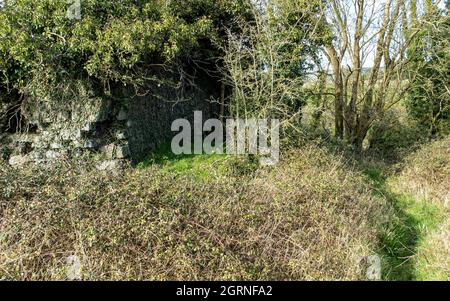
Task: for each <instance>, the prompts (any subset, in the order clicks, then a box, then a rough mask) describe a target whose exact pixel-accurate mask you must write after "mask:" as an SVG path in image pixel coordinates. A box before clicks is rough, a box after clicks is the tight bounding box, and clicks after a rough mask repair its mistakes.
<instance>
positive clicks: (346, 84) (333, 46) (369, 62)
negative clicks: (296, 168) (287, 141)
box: [324, 0, 436, 150]
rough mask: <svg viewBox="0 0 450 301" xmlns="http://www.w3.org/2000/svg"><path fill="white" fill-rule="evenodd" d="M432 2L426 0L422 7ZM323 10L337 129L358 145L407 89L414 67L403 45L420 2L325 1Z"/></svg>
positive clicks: (413, 31)
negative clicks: (408, 9)
mask: <svg viewBox="0 0 450 301" xmlns="http://www.w3.org/2000/svg"><path fill="white" fill-rule="evenodd" d="M433 5H436V4H433V3H432V2H431V1H430V0H425V3H424V6H425V7H428V6H433ZM408 7H410V8H411V16H407V12H406V10H407V8H408ZM324 10H325V11H326V14H325V16H326V17H325V22H326V23H327V25H328V26H329V27H330V29H331V31H332V34H333V36H334V38H333V39H330V41H329V42H328V43H327V45H326V47H325V51H324V53H325V56H326V58H327V60H328V61H329V63H330V65H331V67H332V73H333V81H334V96H335V134H336V136H337V137H340V138H345V139H346V140H347V141H348V142H349V143H350V144H352V145H354V146H355V147H356V148H357V149H358V150H360V149H362V145H363V141H364V139H365V138H366V136H367V133H368V131H369V129H370V128H371V126H372V124H373V122H374V121H375V120H377V119H378V118H380V117H382V116H383V114H384V113H385V112H386V110H388V109H389V108H391V107H392V106H393V105H394V104H395V103H397V102H398V101H400V100H401V99H402V98H403V97H404V96H405V94H406V92H407V91H408V88H409V83H410V82H411V80H410V79H411V78H408V75H411V74H414V72H411V69H410V68H409V67H410V65H411V59H410V58H409V56H408V55H407V50H408V49H409V45H411V44H412V43H413V42H415V41H416V36H417V33H418V32H419V30H420V22H421V20H420V19H419V17H418V15H419V13H418V5H417V3H416V1H415V0H413V1H406V0H384V1H376V0H345V1H339V0H328V1H326V5H325V6H324ZM405 30H407V32H408V34H407V35H405V34H404V31H405ZM416 67H418V66H416ZM408 71H409V73H408Z"/></svg>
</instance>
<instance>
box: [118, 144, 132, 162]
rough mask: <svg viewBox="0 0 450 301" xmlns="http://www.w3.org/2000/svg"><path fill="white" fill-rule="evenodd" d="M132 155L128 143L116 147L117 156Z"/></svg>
mask: <svg viewBox="0 0 450 301" xmlns="http://www.w3.org/2000/svg"><path fill="white" fill-rule="evenodd" d="M129 156H130V148H129V147H128V145H127V144H126V145H120V146H118V147H117V149H116V158H117V159H125V158H128V157H129Z"/></svg>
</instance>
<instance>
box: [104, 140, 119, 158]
mask: <svg viewBox="0 0 450 301" xmlns="http://www.w3.org/2000/svg"><path fill="white" fill-rule="evenodd" d="M115 149H116V146H115V145H114V144H108V145H105V146H104V147H102V152H103V153H104V154H105V156H106V158H108V159H114V153H115Z"/></svg>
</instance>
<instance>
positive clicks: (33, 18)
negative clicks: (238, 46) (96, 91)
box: [0, 0, 246, 95]
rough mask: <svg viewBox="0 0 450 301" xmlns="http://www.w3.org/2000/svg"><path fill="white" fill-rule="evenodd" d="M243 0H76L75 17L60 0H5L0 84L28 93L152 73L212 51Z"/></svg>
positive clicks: (144, 78)
mask: <svg viewBox="0 0 450 301" xmlns="http://www.w3.org/2000/svg"><path fill="white" fill-rule="evenodd" d="M245 2H246V1H235V2H234V4H233V5H227V2H226V1H214V0H189V1H172V0H170V1H167V0H140V1H134V0H117V1H109V0H100V1H97V0H83V1H82V2H81V19H80V20H77V19H70V18H68V16H67V11H68V9H69V4H67V1H65V0H43V1H34V0H17V1H15V2H14V4H13V5H8V2H7V3H6V6H5V7H4V8H3V9H2V11H1V12H0V70H1V81H0V86H1V87H2V88H3V89H4V90H8V91H11V90H12V89H16V90H19V91H20V92H22V93H24V94H28V95H33V93H36V91H37V90H42V89H44V90H45V89H47V90H51V89H55V87H58V85H59V84H60V83H64V82H67V81H68V80H69V81H70V80H72V79H80V78H89V81H90V82H92V83H95V84H97V85H98V86H109V85H110V84H113V83H122V84H125V85H127V84H133V85H135V86H140V85H144V84H145V83H148V82H149V81H150V80H159V78H158V76H157V73H158V72H160V71H162V70H166V69H167V68H170V67H171V66H173V65H174V64H176V63H177V65H178V66H179V65H180V62H185V61H187V60H188V59H191V60H196V61H201V60H208V59H209V60H211V58H212V57H214V58H215V57H216V56H217V55H218V49H217V48H214V47H213V46H212V44H213V43H212V41H213V40H214V41H217V40H220V34H221V30H223V29H222V28H221V27H222V26H224V25H225V24H226V22H227V20H230V19H231V18H233V16H234V15H237V14H241V13H243V12H244V11H245ZM199 49H203V50H202V51H199ZM214 53H215V54H216V55H215V56H214V55H213V54H214ZM206 54H207V55H206Z"/></svg>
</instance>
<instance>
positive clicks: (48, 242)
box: [0, 141, 450, 280]
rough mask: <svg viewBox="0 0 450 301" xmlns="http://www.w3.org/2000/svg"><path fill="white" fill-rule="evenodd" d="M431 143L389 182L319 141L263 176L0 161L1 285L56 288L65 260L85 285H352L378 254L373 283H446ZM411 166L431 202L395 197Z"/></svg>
mask: <svg viewBox="0 0 450 301" xmlns="http://www.w3.org/2000/svg"><path fill="white" fill-rule="evenodd" d="M430 147H431V148H433V149H434V150H437V149H440V150H441V151H440V152H436V151H434V153H435V154H436V156H437V157H440V158H438V159H434V158H432V157H430V156H428V159H427V160H422V161H421V160H419V158H416V157H414V156H418V157H420V158H422V156H424V155H427V154H430V153H432V152H431V150H427V151H424V150H419V151H418V152H417V153H415V154H413V155H412V157H411V159H407V160H406V161H405V162H406V163H405V164H404V165H402V168H401V171H400V172H397V173H394V172H392V171H391V170H392V169H396V168H392V166H387V165H383V164H381V163H382V162H375V163H373V162H368V160H367V158H366V159H364V160H363V162H362V164H361V162H357V161H356V160H353V159H352V158H349V157H348V154H347V153H345V154H344V153H341V152H339V151H338V150H337V149H336V148H334V149H332V148H329V147H327V146H326V145H325V144H323V143H320V142H317V141H313V142H307V143H304V145H302V146H299V147H296V148H292V149H290V150H287V151H285V152H283V154H282V158H281V161H280V163H279V165H277V166H274V167H264V168H263V167H259V166H258V165H257V160H256V158H249V157H233V156H226V155H212V156H207V155H191V156H174V155H172V154H171V153H170V152H168V151H167V146H165V147H163V148H161V149H160V150H158V152H156V153H155V154H152V155H150V156H149V157H148V158H146V159H145V160H143V161H142V162H140V163H138V164H137V166H136V167H135V168H130V167H127V168H125V169H124V170H122V171H120V172H119V173H113V174H109V173H99V172H98V171H97V170H96V169H95V167H94V166H95V162H94V163H93V162H89V161H83V162H73V161H61V162H59V163H57V164H56V165H54V166H51V167H49V168H50V169H48V168H45V167H33V166H29V167H27V168H23V169H20V170H15V169H12V168H11V167H9V166H7V165H6V164H4V163H0V165H1V168H0V279H14V280H18V279H23V280H37V279H49V280H61V279H67V277H68V276H67V271H68V268H69V267H68V265H67V258H70V257H71V256H76V257H77V258H79V259H80V263H81V271H80V274H81V279H84V280H142V279H146V280H363V279H366V278H365V277H366V276H365V267H364V265H363V264H362V260H363V259H364V258H367V257H368V256H370V255H373V254H378V255H380V256H381V257H382V264H383V279H386V280H436V279H440V280H445V279H448V275H449V274H448V262H450V260H449V257H448V252H446V251H447V250H448V249H446V246H448V229H449V228H448V226H449V223H448V211H446V210H444V209H443V208H445V202H442V201H439V200H440V197H439V196H441V195H442V193H444V195H445V190H444V189H442V187H440V185H439V183H441V184H442V182H440V181H441V180H442V179H444V178H445V177H446V175H445V171H446V170H447V169H446V168H445V167H446V163H445V162H444V161H443V159H442V158H441V157H442V156H444V157H445V150H446V148H445V147H442V146H441V147H440V148H439V147H438V148H437V147H436V146H434V145H431V146H430ZM413 162H424V163H423V164H421V165H420V166H417V165H413ZM426 162H429V164H425V163H426ZM436 162H437V163H436ZM443 162H444V163H443ZM419 167H420V168H419ZM421 169H427V170H430V169H431V170H432V172H433V174H434V176H433V179H435V180H434V181H435V182H433V183H432V182H431V180H430V179H428V180H427V187H428V191H429V192H428V193H427V194H426V195H428V196H431V195H432V196H433V197H434V198H436V199H435V200H434V201H430V200H429V199H428V198H425V197H423V196H424V194H421V193H414V189H412V188H415V187H417V185H409V186H411V187H410V188H411V189H406V188H405V183H413V182H414V181H412V179H413V178H414V179H415V180H416V181H418V180H420V179H418V178H417V177H418V175H426V174H429V172H422V171H421ZM361 170H363V171H364V172H361ZM411 170H414V173H413V172H411ZM49 171H51V172H49ZM442 171H444V172H442ZM420 181H421V182H424V181H423V180H420ZM400 184H401V185H400ZM434 187H436V188H434ZM420 191H422V190H420ZM443 206H444V207H443Z"/></svg>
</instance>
